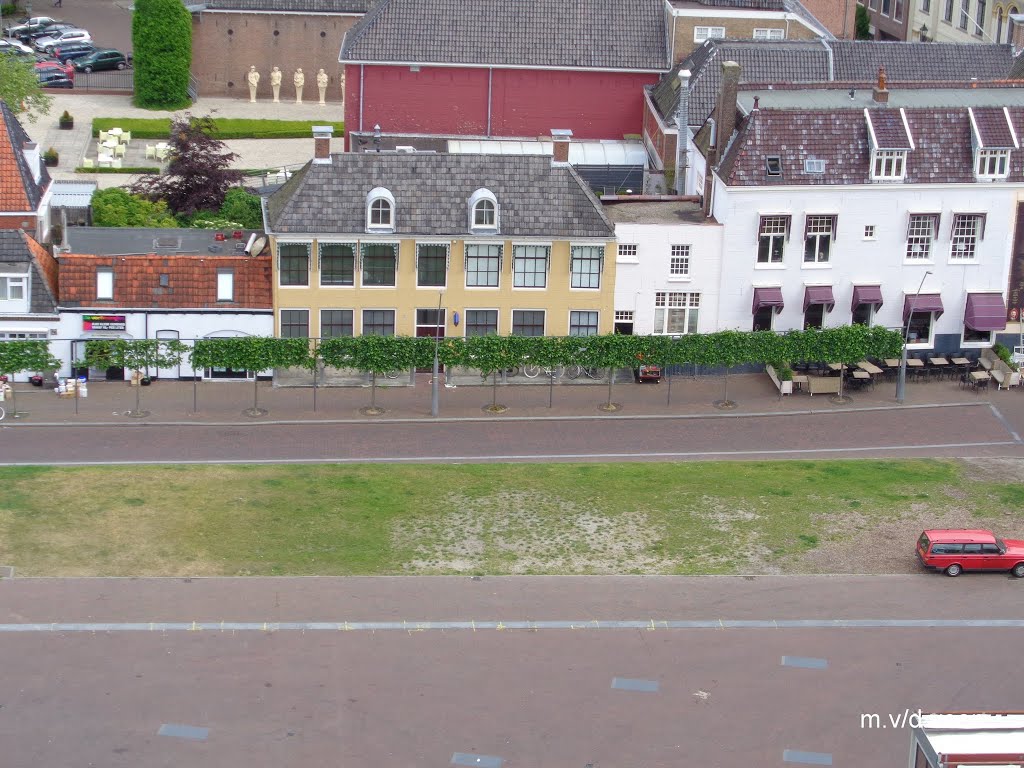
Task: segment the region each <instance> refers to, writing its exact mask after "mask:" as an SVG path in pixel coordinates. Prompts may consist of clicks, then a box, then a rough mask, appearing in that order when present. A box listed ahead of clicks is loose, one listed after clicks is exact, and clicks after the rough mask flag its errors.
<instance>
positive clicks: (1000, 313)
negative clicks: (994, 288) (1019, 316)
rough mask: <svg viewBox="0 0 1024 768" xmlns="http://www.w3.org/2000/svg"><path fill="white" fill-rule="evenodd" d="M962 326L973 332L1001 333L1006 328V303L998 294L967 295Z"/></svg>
mask: <svg viewBox="0 0 1024 768" xmlns="http://www.w3.org/2000/svg"><path fill="white" fill-rule="evenodd" d="M964 325H965V326H966V327H967V328H970V329H971V330H973V331H1002V330H1004V329H1005V328H1006V302H1004V301H1003V296H1002V294H1000V293H969V294H967V311H966V312H964Z"/></svg>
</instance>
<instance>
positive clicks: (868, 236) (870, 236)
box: [864, 224, 875, 240]
mask: <svg viewBox="0 0 1024 768" xmlns="http://www.w3.org/2000/svg"><path fill="white" fill-rule="evenodd" d="M864 239H865V240H874V239H875V225H874V224H865V225H864Z"/></svg>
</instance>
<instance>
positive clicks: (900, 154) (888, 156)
mask: <svg viewBox="0 0 1024 768" xmlns="http://www.w3.org/2000/svg"><path fill="white" fill-rule="evenodd" d="M906 175H907V151H906V150H905V149H876V150H875V151H874V152H872V153H871V180H872V181H902V180H903V179H904V178H906Z"/></svg>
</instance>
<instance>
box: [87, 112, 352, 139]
mask: <svg viewBox="0 0 1024 768" xmlns="http://www.w3.org/2000/svg"><path fill="white" fill-rule="evenodd" d="M213 123H214V125H215V126H216V128H217V133H216V138H218V139H220V140H221V141H226V140H228V139H308V138H311V137H312V135H313V126H314V125H330V126H332V127H333V128H334V138H341V137H342V136H344V135H345V123H344V122H343V121H330V120H254V119H249V118H241V117H215V118H214V119H213ZM110 128H120V129H122V130H124V131H130V132H131V134H132V138H133V139H166V138H167V137H168V136H169V135H170V132H171V120H170V118H168V117H97V118H95V119H94V120H93V121H92V135H93V137H97V136H99V132H100V131H106V130H108V129H110Z"/></svg>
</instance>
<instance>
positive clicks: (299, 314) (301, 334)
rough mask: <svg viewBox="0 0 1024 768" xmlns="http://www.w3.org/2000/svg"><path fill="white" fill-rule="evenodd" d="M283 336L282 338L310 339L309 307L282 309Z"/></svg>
mask: <svg viewBox="0 0 1024 768" xmlns="http://www.w3.org/2000/svg"><path fill="white" fill-rule="evenodd" d="M281 338H282V339H308V338H309V310H308V309H282V310H281Z"/></svg>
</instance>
